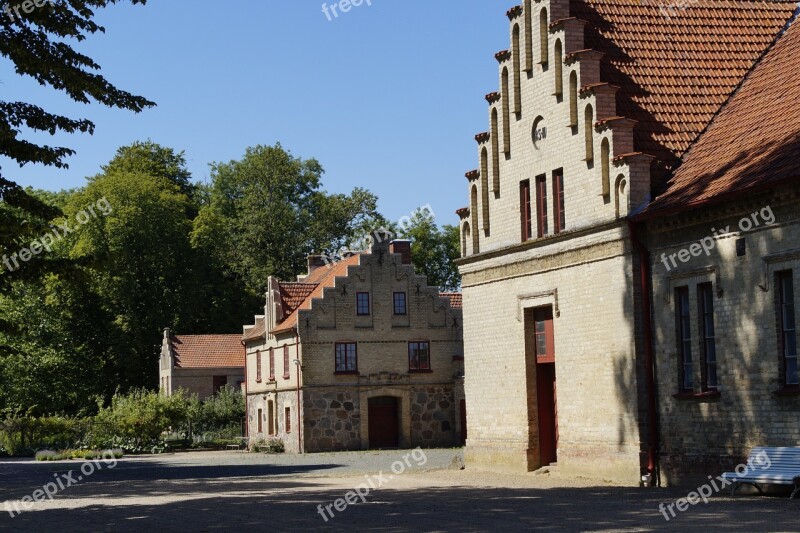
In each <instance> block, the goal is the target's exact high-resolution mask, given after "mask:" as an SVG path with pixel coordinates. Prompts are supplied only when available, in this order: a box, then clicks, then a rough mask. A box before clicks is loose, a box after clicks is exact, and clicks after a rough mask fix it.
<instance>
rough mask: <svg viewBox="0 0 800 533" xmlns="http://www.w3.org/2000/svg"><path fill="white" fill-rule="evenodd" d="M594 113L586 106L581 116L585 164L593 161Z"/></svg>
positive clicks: (590, 107)
mask: <svg viewBox="0 0 800 533" xmlns="http://www.w3.org/2000/svg"><path fill="white" fill-rule="evenodd" d="M593 130H594V111H592V106H590V105H587V106H586V111H585V112H584V115H583V134H584V136H585V141H586V162H587V163H591V162H592V161H594V131H593Z"/></svg>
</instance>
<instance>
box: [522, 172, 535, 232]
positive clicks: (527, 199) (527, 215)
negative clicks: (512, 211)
mask: <svg viewBox="0 0 800 533" xmlns="http://www.w3.org/2000/svg"><path fill="white" fill-rule="evenodd" d="M519 216H520V222H521V224H522V242H525V241H527V240H530V239H531V238H532V237H533V233H532V231H533V230H532V227H531V181H530V180H525V181H522V182H520V184H519Z"/></svg>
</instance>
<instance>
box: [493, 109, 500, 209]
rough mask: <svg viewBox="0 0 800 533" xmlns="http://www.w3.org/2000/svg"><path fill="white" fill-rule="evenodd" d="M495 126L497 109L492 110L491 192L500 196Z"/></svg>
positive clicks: (498, 153)
mask: <svg viewBox="0 0 800 533" xmlns="http://www.w3.org/2000/svg"><path fill="white" fill-rule="evenodd" d="M499 135H500V133H499V131H498V125H497V108H496V107H493V108H492V190H493V191H494V195H495V196H500V138H499Z"/></svg>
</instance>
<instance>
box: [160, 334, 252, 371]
mask: <svg viewBox="0 0 800 533" xmlns="http://www.w3.org/2000/svg"><path fill="white" fill-rule="evenodd" d="M241 341H242V336H241V335H173V336H172V350H173V352H174V353H175V366H177V367H179V368H225V367H242V368H244V348H243V347H242V342H241Z"/></svg>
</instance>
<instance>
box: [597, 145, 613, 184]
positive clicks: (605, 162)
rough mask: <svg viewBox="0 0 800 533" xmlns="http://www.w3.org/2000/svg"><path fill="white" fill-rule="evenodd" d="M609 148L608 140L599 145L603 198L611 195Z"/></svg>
mask: <svg viewBox="0 0 800 533" xmlns="http://www.w3.org/2000/svg"><path fill="white" fill-rule="evenodd" d="M610 159H611V146H610V145H609V142H608V139H603V142H602V143H600V167H601V172H602V180H603V183H602V188H603V196H606V197H607V196H610V195H611V161H610Z"/></svg>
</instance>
